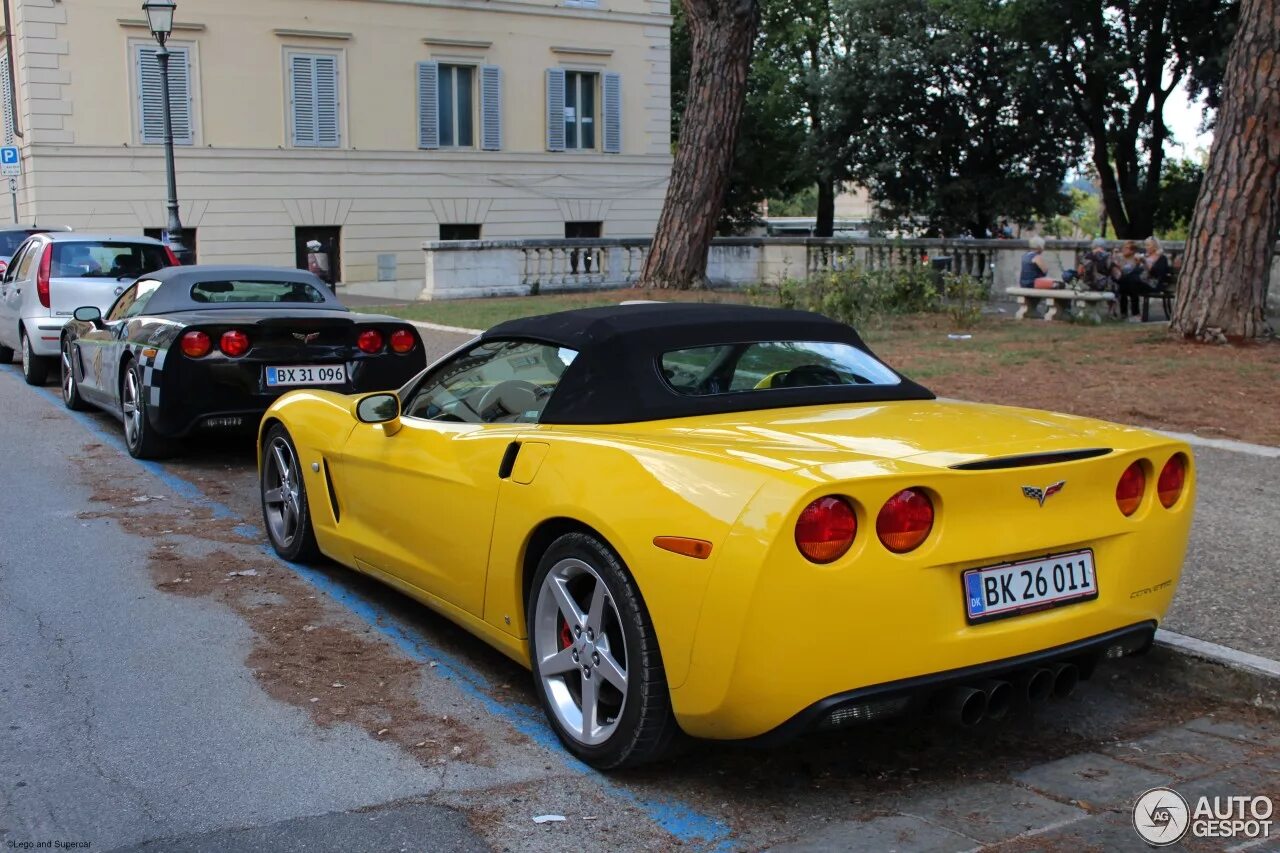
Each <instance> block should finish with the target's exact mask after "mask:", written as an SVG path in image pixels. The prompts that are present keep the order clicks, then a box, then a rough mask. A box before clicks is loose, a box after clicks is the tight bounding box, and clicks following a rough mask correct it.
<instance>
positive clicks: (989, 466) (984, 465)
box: [951, 447, 1111, 471]
mask: <svg viewBox="0 0 1280 853" xmlns="http://www.w3.org/2000/svg"><path fill="white" fill-rule="evenodd" d="M1110 452H1111V448H1110V447H1090V448H1087V449H1085V450H1064V451H1061V452H1060V453H1024V454H1022V455H1020V456H998V457H996V458H995V459H980V460H978V461H977V462H962V463H960V464H959V465H952V466H951V468H952V469H953V470H955V471H996V470H999V469H1001V468H1030V467H1031V466H1033V465H1056V464H1057V463H1059V462H1075V461H1077V460H1079V459H1092V458H1094V457H1095V456H1106V455H1107V454H1108V453H1110Z"/></svg>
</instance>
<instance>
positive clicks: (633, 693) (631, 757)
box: [526, 533, 679, 770]
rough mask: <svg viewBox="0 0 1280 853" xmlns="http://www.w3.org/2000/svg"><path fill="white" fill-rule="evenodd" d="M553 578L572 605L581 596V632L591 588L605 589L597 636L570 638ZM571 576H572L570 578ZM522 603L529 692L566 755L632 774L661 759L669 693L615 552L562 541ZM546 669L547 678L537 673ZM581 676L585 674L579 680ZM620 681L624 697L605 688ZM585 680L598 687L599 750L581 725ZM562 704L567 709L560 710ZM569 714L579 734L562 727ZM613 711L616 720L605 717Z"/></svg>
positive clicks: (670, 723)
mask: <svg viewBox="0 0 1280 853" xmlns="http://www.w3.org/2000/svg"><path fill="white" fill-rule="evenodd" d="M584 567H585V568H584ZM553 572H554V573H555V574H556V578H558V579H565V578H567V579H565V580H564V581H563V582H564V587H563V588H564V589H567V590H569V591H570V595H571V596H572V597H574V598H575V599H577V598H578V597H579V596H585V601H586V604H585V605H583V604H582V603H581V602H578V604H579V606H580V607H581V608H582V613H583V614H584V615H585V621H584V622H583V623H581V624H585V625H589V624H590V618H591V614H590V612H589V610H590V602H591V600H592V598H593V597H594V594H595V588H596V584H597V583H599V582H603V585H604V597H603V599H602V601H603V604H602V606H601V608H600V610H601V611H602V615H601V616H600V617H599V618H598V619H597V620H596V621H597V624H598V625H599V626H600V631H599V633H598V634H594V633H593V632H591V631H585V632H584V633H583V634H579V635H578V636H577V637H575V636H573V634H574V632H573V631H570V630H569V629H570V627H571V626H570V625H569V624H568V620H567V619H566V618H565V616H564V610H563V608H562V605H560V604H558V603H557V599H556V597H555V593H554V591H553V590H552V589H551V587H550V586H548V584H547V581H548V576H550V575H552V573H553ZM571 572H577V574H574V575H572V576H570V573H571ZM552 583H553V584H554V583H555V581H553V582H552ZM575 585H577V587H576V588H575ZM528 599H529V600H528V603H527V605H526V618H527V620H528V622H527V625H528V626H529V659H530V663H531V665H532V669H533V685H534V692H535V693H536V694H537V696H538V701H539V702H541V703H542V709H543V711H544V713H546V715H547V721H548V722H549V723H550V724H551V728H552V730H554V731H555V733H556V736H557V737H559V738H560V742H561V743H563V744H564V746H565V748H566V749H568V750H569V751H570V752H571V753H573V754H574V755H575V756H577V757H578V758H579V759H580V760H582V761H583V762H585V763H587V764H589V765H591V766H592V767H594V768H596V769H597V770H616V769H620V768H623V767H634V766H636V765H639V764H645V763H647V762H650V761H655V760H657V759H659V758H661V757H662V756H663V755H665V754H666V753H667V751H668V750H669V748H670V747H671V745H672V743H673V741H674V739H675V737H676V735H677V733H678V731H679V727H678V725H677V723H676V719H675V715H674V714H673V713H672V711H671V693H670V689H669V688H668V687H667V677H666V670H665V669H664V668H663V665H662V654H661V653H660V651H659V650H658V638H657V636H656V634H655V633H654V630H653V622H652V621H651V620H650V618H649V611H648V610H647V608H646V607H645V605H644V600H643V599H642V598H641V597H640V592H639V590H638V589H637V588H636V585H635V581H633V580H632V579H631V575H630V573H629V572H628V571H627V568H626V566H624V565H623V563H622V561H621V560H620V559H619V558H618V556H617V555H616V554H614V553H613V550H612V549H610V548H609V547H608V546H607V545H605V544H604V543H603V542H601V541H600V540H599V539H598V538H596V537H595V536H592V535H590V534H587V533H568V534H565V535H564V536H561V537H560V538H559V539H557V540H555V542H553V543H552V544H551V547H550V548H548V549H547V550H546V552H545V553H544V554H543V555H542V558H541V560H539V561H538V569H537V572H535V574H534V577H533V585H532V586H531V587H530V591H529V596H528ZM540 605H541V607H540ZM548 608H549V609H548ZM566 632H568V633H566ZM619 633H620V634H621V639H622V640H623V643H622V649H621V651H622V660H618V655H617V651H618V649H617V645H618V644H617V634H619ZM588 634H591V635H592V636H591V639H590V640H589V641H585V642H580V641H581V640H582V639H583V638H584V637H586V636H587V635H588ZM566 643H567V644H566ZM548 645H550V648H548ZM579 645H581V648H579ZM601 650H603V651H601ZM600 654H603V655H604V657H605V658H606V662H605V663H606V666H610V667H611V669H609V672H612V673H613V675H612V676H610V675H607V674H605V673H606V666H600V665H599V664H600V663H601V660H600V657H599V655H600ZM566 655H572V656H573V657H572V658H571V659H570V658H568V657H565V656H566ZM551 657H555V658H557V659H558V660H559V663H560V664H561V665H571V666H572V669H570V670H568V671H563V672H553V670H555V669H556V665H554V664H553V662H552V661H551V659H550V658H551ZM544 658H547V660H545V661H544ZM593 661H594V663H595V664H596V666H595V668H594V670H593V669H592V666H591V663H592V662H593ZM578 662H581V664H582V665H581V666H580V665H579V663H578ZM544 664H545V665H547V670H548V671H547V672H544V670H543V667H544ZM584 671H589V672H585V674H584ZM618 674H621V675H622V676H623V682H624V683H625V686H626V691H625V693H621V692H620V691H618V690H617V689H616V687H614V686H613V682H612V681H611V679H612V678H616V677H617V675H618ZM587 678H594V679H595V684H596V685H598V686H596V687H591V688H590V689H591V694H592V695H595V696H597V697H598V698H597V700H596V702H595V703H593V704H594V705H595V707H596V709H597V713H598V712H599V709H600V708H601V707H605V708H606V712H605V714H604V715H603V716H604V725H602V726H601V732H600V733H598V734H596V735H595V737H596V738H598V742H589V740H591V738H589V737H587V736H586V735H585V730H586V729H587V728H588V727H589V726H588V724H587V723H586V722H585V721H583V720H582V717H583V716H584V715H583V714H582V711H581V709H582V705H583V704H584V703H583V693H584V690H583V688H584V686H586V682H585V681H584V679H587ZM575 684H576V685H577V689H576V691H575V688H574V685H575ZM549 689H550V690H553V691H555V693H556V694H557V696H556V698H553V697H552V696H551V695H550V694H549V693H548V690H549ZM618 696H620V697H621V699H620V704H618V705H613V706H610V705H609V704H608V703H609V701H610V698H611V697H612V698H613V699H614V701H618V700H617V697H618ZM566 700H567V701H568V703H569V704H568V705H565V704H564V703H565V701H566ZM575 703H576V704H575ZM566 708H567V713H566V710H565V709H566ZM575 708H576V709H577V712H578V719H579V721H578V723H577V726H578V729H577V731H575V730H574V729H572V728H571V727H570V725H569V724H568V723H567V722H566V719H568V720H569V722H572V713H573V710H574V709H575ZM611 709H616V711H617V713H615V714H614V715H613V716H612V717H609V716H608V710H611ZM593 716H594V715H593Z"/></svg>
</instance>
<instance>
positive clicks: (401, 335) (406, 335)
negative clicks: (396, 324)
mask: <svg viewBox="0 0 1280 853" xmlns="http://www.w3.org/2000/svg"><path fill="white" fill-rule="evenodd" d="M417 345H418V339H417V337H415V336H414V334H413V332H411V331H409V330H408V329H396V330H395V331H394V332H392V333H391V350H392V352H398V353H402V354H403V353H406V352H413V348H414V347H416V346H417Z"/></svg>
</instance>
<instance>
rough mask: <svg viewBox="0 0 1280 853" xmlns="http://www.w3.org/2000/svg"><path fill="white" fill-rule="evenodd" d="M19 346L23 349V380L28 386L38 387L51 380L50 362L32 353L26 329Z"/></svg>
mask: <svg viewBox="0 0 1280 853" xmlns="http://www.w3.org/2000/svg"><path fill="white" fill-rule="evenodd" d="M19 346H20V347H22V378H23V379H25V380H26V382H27V384H28V385H35V386H37V387H39V386H41V385H44V384H45V382H47V381H48V380H49V361H50V360H49V359H47V358H45V357H44V356H42V355H36V354H35V353H33V352H32V351H31V341H30V340H28V339H27V332H26V330H25V329H24V330H23V331H22V340H21V341H20V343H19Z"/></svg>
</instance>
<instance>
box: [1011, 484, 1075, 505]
mask: <svg viewBox="0 0 1280 853" xmlns="http://www.w3.org/2000/svg"><path fill="white" fill-rule="evenodd" d="M1066 485H1067V481H1066V480H1059V481H1058V482H1056V483H1052V484H1050V485H1048V486H1045V487H1044V488H1043V489H1038V488H1036V487H1035V486H1023V487H1022V495H1023V497H1028V498H1031V499H1032V500H1033V501H1035V502H1036V503H1038V504H1040V506H1044V502H1045V501H1047V500H1048V499H1049V498H1051V497H1053V496H1054V495H1056V494H1057V493H1058V492H1060V491H1062V489H1063V487H1064V486H1066Z"/></svg>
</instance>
